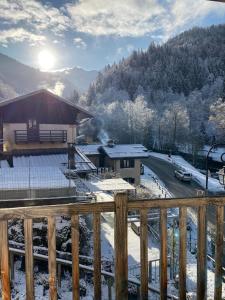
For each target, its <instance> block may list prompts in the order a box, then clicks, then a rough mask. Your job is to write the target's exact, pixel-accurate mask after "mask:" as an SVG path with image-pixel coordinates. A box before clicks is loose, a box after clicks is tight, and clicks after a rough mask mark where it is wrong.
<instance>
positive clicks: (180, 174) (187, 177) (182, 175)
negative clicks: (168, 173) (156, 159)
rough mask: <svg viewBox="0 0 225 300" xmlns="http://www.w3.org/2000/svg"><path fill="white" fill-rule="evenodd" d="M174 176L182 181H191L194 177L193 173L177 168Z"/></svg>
mask: <svg viewBox="0 0 225 300" xmlns="http://www.w3.org/2000/svg"><path fill="white" fill-rule="evenodd" d="M174 176H175V177H176V178H177V179H179V180H181V181H186V182H190V181H191V178H192V175H191V173H188V172H185V171H182V170H175V171H174Z"/></svg>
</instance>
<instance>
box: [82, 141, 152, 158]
mask: <svg viewBox="0 0 225 300" xmlns="http://www.w3.org/2000/svg"><path fill="white" fill-rule="evenodd" d="M78 148H79V149H80V150H81V151H82V152H83V153H84V154H85V155H99V154H100V152H101V151H102V150H103V152H104V153H105V154H106V155H107V156H108V157H110V158H145V157H149V153H148V150H147V149H146V148H145V147H144V146H143V145H141V144H114V145H113V147H109V146H106V145H103V144H90V145H79V146H78Z"/></svg>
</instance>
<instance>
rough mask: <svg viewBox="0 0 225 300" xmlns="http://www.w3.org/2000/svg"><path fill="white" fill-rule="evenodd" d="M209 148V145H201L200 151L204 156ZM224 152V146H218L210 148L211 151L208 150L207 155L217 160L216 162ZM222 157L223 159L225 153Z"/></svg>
mask: <svg viewBox="0 0 225 300" xmlns="http://www.w3.org/2000/svg"><path fill="white" fill-rule="evenodd" d="M210 148H211V146H207V145H206V146H204V147H203V150H202V151H201V152H202V154H203V155H204V156H206V155H207V153H208V151H209V149H210ZM224 153H225V148H224V147H218V148H214V149H212V151H211V152H210V155H209V157H211V158H212V160H214V161H218V162H221V155H222V154H224ZM223 159H225V155H224V156H223Z"/></svg>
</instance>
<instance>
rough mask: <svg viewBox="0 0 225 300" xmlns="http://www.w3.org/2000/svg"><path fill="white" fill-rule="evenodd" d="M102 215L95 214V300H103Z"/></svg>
mask: <svg viewBox="0 0 225 300" xmlns="http://www.w3.org/2000/svg"><path fill="white" fill-rule="evenodd" d="M100 226H101V215H100V213H94V220H93V231H94V232H93V239H94V299H101V230H100Z"/></svg>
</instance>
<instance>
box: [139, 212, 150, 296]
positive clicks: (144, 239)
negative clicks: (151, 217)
mask: <svg viewBox="0 0 225 300" xmlns="http://www.w3.org/2000/svg"><path fill="white" fill-rule="evenodd" d="M147 213H148V211H147V210H146V209H145V210H141V211H140V221H141V223H140V251H141V300H148V215H147Z"/></svg>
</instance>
